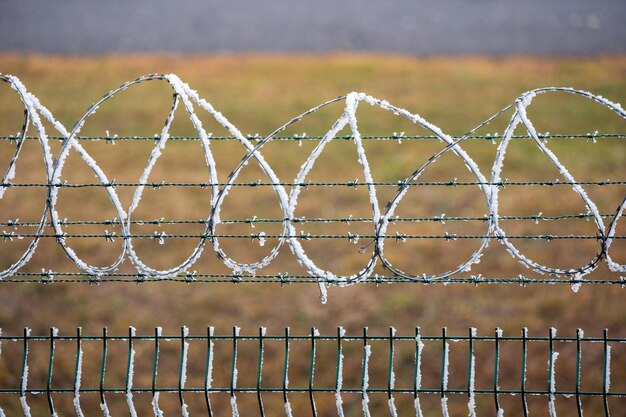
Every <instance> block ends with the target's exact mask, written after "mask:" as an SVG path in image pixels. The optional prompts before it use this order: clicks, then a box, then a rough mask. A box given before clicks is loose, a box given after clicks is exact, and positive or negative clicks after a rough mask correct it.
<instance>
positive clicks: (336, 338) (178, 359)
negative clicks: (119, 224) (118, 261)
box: [0, 327, 626, 416]
mask: <svg viewBox="0 0 626 417" xmlns="http://www.w3.org/2000/svg"><path fill="white" fill-rule="evenodd" d="M0 340H1V341H2V356H1V357H0V361H2V362H1V363H2V368H1V369H3V370H4V371H3V372H2V373H1V374H0V406H1V407H4V409H5V412H6V413H7V415H16V414H21V413H23V414H25V415H30V414H29V413H30V412H31V408H32V410H33V414H45V413H46V411H45V410H46V409H49V412H50V413H51V414H52V415H57V413H59V412H60V413H61V414H64V413H67V414H74V413H78V415H83V411H84V412H85V413H86V414H87V415H94V414H96V413H95V411H94V409H95V408H98V404H99V405H100V408H102V410H103V411H104V413H105V415H109V413H110V414H111V415H115V414H116V413H120V412H122V410H123V409H126V410H125V411H124V412H130V414H131V415H147V414H152V412H153V413H154V415H155V416H160V415H163V414H162V413H163V410H166V411H167V413H166V414H169V415H175V414H182V415H231V414H232V415H233V416H236V415H240V414H241V415H255V414H257V415H262V416H263V415H266V414H267V415H284V414H285V413H286V415H288V416H291V415H294V416H295V415H313V416H317V415H340V416H341V415H344V413H354V414H355V415H363V414H364V415H366V416H369V415H387V414H388V413H391V415H392V416H395V415H418V416H422V415H441V413H443V415H444V416H447V415H448V413H449V412H453V413H459V412H461V411H460V410H464V411H462V412H463V414H466V413H469V415H470V416H474V415H482V414H484V413H487V414H489V415H493V414H494V413H495V414H498V415H500V413H502V412H506V413H508V414H509V415H525V416H526V415H529V414H532V415H548V414H549V415H551V416H556V415H557V413H562V414H559V415H575V414H576V413H578V415H582V414H583V412H584V411H587V412H589V413H591V414H589V415H602V414H603V415H607V416H608V415H609V413H610V411H611V410H613V411H614V413H617V414H614V415H621V414H620V413H621V412H622V411H623V410H624V407H625V406H626V374H624V370H625V369H626V366H624V365H625V364H626V359H625V358H626V355H625V353H626V339H624V338H621V337H612V336H610V335H609V332H608V331H607V330H605V331H604V333H603V334H601V335H598V336H595V337H589V336H585V335H584V332H583V331H582V330H581V329H578V330H577V331H576V332H575V336H568V337H563V336H560V335H557V332H556V329H549V330H548V331H547V332H546V334H544V335H542V336H537V335H532V336H531V335H529V334H528V331H527V330H526V329H522V330H521V332H520V333H518V334H516V335H508V334H507V335H505V334H504V333H503V332H502V330H500V329H496V330H495V331H494V332H493V333H491V334H480V335H479V334H478V332H477V330H476V329H473V328H471V329H468V332H467V333H466V334H464V335H451V334H448V332H447V331H446V329H445V328H444V329H443V330H442V332H441V334H439V335H423V334H421V332H420V329H419V328H416V329H415V332H414V334H409V335H400V334H398V333H397V332H396V331H395V329H393V328H390V329H389V332H388V333H387V334H386V335H381V334H378V335H374V334H370V333H368V330H367V328H364V329H363V330H362V332H360V333H359V332H357V333H355V334H347V333H346V331H345V330H344V329H343V328H338V329H337V332H336V334H334V335H333V334H330V335H321V334H320V333H319V332H318V331H317V330H316V329H311V331H310V333H309V334H304V335H303V334H299V335H295V334H292V333H291V332H290V330H289V328H285V329H284V332H282V334H281V333H278V334H268V333H267V332H266V329H265V328H259V329H258V331H257V332H255V333H251V334H245V333H242V332H241V331H240V329H239V328H238V327H236V328H233V329H232V332H230V333H226V334H217V333H216V332H215V331H214V329H213V328H212V327H209V328H207V329H206V332H205V333H204V334H190V333H189V330H188V329H187V328H186V327H183V328H182V329H181V330H180V333H178V334H168V335H165V334H163V332H162V330H161V328H156V329H155V330H154V332H153V334H141V335H140V334H137V333H136V331H135V329H134V328H130V329H129V331H128V333H127V334H125V335H110V334H108V333H107V329H106V328H105V329H103V332H102V333H101V334H100V335H97V336H95V335H86V334H83V333H82V331H81V329H80V328H79V329H77V330H76V332H75V333H74V334H61V333H59V332H58V330H57V329H54V328H52V329H50V332H49V334H48V335H34V334H32V333H31V331H30V329H24V332H23V334H22V335H5V336H2V337H1V339H0ZM20 359H21V360H20ZM18 399H19V401H17V400H18ZM109 410H111V411H109ZM150 410H152V411H150Z"/></svg>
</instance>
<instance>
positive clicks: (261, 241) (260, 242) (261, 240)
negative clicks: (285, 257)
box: [259, 232, 265, 246]
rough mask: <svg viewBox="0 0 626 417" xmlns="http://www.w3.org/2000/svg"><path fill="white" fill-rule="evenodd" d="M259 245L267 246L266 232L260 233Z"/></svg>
mask: <svg viewBox="0 0 626 417" xmlns="http://www.w3.org/2000/svg"><path fill="white" fill-rule="evenodd" d="M259 246H265V232H260V233H259Z"/></svg>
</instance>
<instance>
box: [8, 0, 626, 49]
mask: <svg viewBox="0 0 626 417" xmlns="http://www.w3.org/2000/svg"><path fill="white" fill-rule="evenodd" d="M0 51H31V52H43V53H62V54H75V53H81V54H82V53H88V54H101V53H120V52H176V53H204V52H248V51H258V52H329V51H382V52H388V53H409V54H419V55H432V54H493V55H504V54H547V55H548V54H549V55H554V54H556V55H570V54H590V53H591V54H594V53H621V52H625V51H626V1H625V0H523V1H520V0H316V1H304V0H271V1H257V0H249V1H244V0H228V1H223V0H222V1H218V0H184V1H171V0H133V1H125V0H108V1H95V0H21V1H18V0H0Z"/></svg>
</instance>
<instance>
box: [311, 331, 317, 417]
mask: <svg viewBox="0 0 626 417" xmlns="http://www.w3.org/2000/svg"><path fill="white" fill-rule="evenodd" d="M315 337H316V330H315V328H314V327H311V359H310V362H309V402H310V404H311V413H312V415H313V417H317V408H316V406H315V399H314V398H313V376H314V373H315Z"/></svg>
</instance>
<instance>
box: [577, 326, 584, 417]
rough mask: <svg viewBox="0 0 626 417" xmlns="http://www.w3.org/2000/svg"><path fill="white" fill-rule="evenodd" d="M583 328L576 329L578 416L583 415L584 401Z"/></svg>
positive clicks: (581, 416)
mask: <svg viewBox="0 0 626 417" xmlns="http://www.w3.org/2000/svg"><path fill="white" fill-rule="evenodd" d="M581 339H582V329H576V411H577V412H578V417H583V410H582V403H581V400H580V372H581V362H582V346H581Z"/></svg>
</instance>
